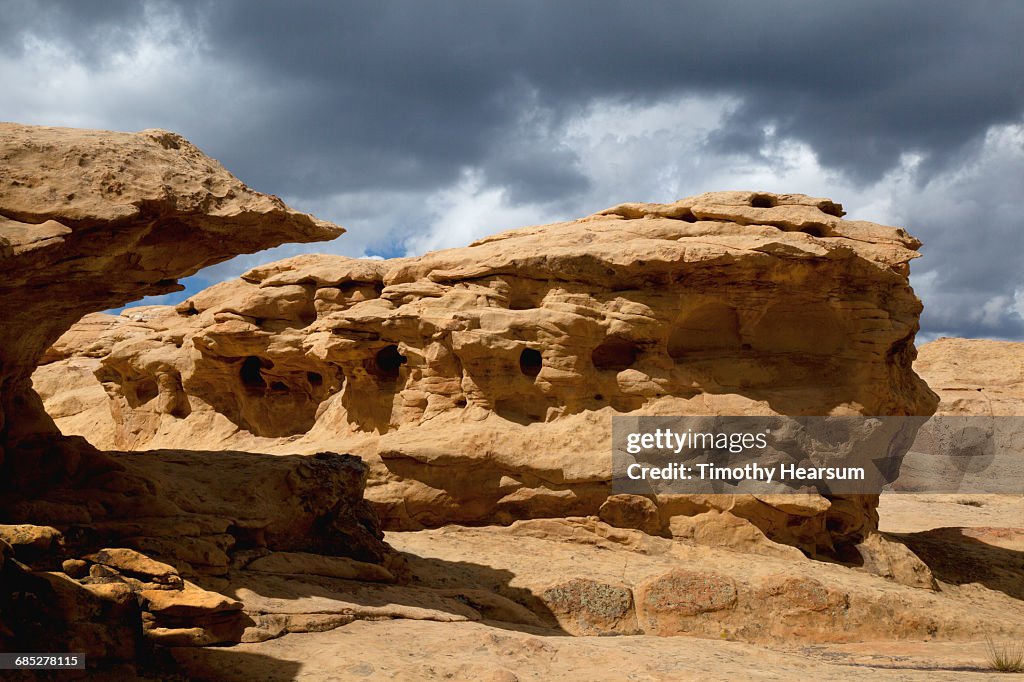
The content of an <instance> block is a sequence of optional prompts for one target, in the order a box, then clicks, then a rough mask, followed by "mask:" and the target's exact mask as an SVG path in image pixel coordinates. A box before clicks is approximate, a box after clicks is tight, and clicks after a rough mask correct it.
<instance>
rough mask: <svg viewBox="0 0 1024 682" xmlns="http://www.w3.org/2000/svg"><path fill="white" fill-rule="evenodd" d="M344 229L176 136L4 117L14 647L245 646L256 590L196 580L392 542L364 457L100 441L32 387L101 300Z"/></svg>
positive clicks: (2, 481) (96, 650) (151, 290)
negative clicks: (248, 593)
mask: <svg viewBox="0 0 1024 682" xmlns="http://www.w3.org/2000/svg"><path fill="white" fill-rule="evenodd" d="M341 232H342V229H341V228H339V227H337V226H334V225H331V224H329V223H325V222H322V221H319V220H316V219H314V218H312V217H310V216H308V215H305V214H301V213H296V212H295V211H292V210H291V209H289V208H287V207H286V206H285V205H284V204H283V203H282V202H281V201H280V200H279V199H277V198H276V197H272V196H267V195H263V194H259V193H257V192H254V191H252V190H250V189H249V188H247V187H246V186H245V185H243V184H242V183H241V182H239V181H238V180H237V179H235V178H234V177H232V176H231V175H230V174H229V173H228V172H227V171H226V170H224V169H223V168H222V167H221V166H220V165H219V164H218V163H217V162H216V161H214V160H212V159H210V158H208V157H206V156H204V155H203V154H202V153H201V152H200V151H199V150H198V149H196V148H195V147H194V146H192V145H191V144H190V143H189V142H187V141H186V140H185V139H183V138H182V137H180V136H178V135H175V134H173V133H168V132H165V131H160V130H148V131H143V132H141V133H137V134H128V133H110V132H102V131H81V130H69V129H58V128H37V127H29V126H20V125H15V124H0V267H2V272H3V279H2V282H0V306H2V308H3V310H4V321H3V325H2V326H0V524H3V525H0V538H2V542H0V556H2V560H0V650H2V651H43V650H52V651H65V652H73V651H85V652H88V657H89V659H90V660H91V661H92V663H93V664H94V665H95V664H102V663H104V662H106V663H111V662H117V661H121V662H131V661H133V660H134V659H136V657H138V656H141V655H142V653H143V652H144V651H145V646H146V645H147V644H152V643H153V642H161V643H166V642H175V643H179V644H180V643H182V642H188V643H192V644H206V643H220V642H231V641H238V637H240V636H241V633H242V632H243V631H244V630H245V627H247V625H246V623H247V622H248V621H246V618H248V616H244V617H243V615H244V614H243V613H242V604H241V602H238V601H237V600H233V599H231V598H229V597H227V596H225V595H222V594H219V593H216V592H210V591H207V590H204V589H202V588H199V587H197V586H195V585H194V584H193V583H191V582H189V581H186V580H183V576H187V577H189V578H193V579H194V578H196V576H200V575H208V576H209V575H223V574H225V573H226V572H227V571H228V569H229V566H230V564H231V562H235V561H238V562H242V563H245V561H247V560H252V559H253V558H258V556H259V555H260V554H261V553H263V554H265V553H268V552H271V551H275V550H276V551H283V552H317V553H322V554H327V555H341V556H346V557H352V558H353V559H354V560H357V561H359V562H372V563H374V564H379V563H383V562H385V561H386V560H387V559H388V558H389V557H390V556H391V555H392V553H391V552H390V550H389V549H388V548H387V546H386V545H385V544H384V543H383V541H382V539H381V538H382V534H381V531H380V528H379V526H378V524H377V521H376V518H375V517H374V516H373V513H372V510H371V509H370V508H369V507H368V506H367V505H366V503H365V502H364V501H363V499H362V491H363V487H364V485H365V481H366V467H365V466H364V465H363V464H362V463H361V462H360V461H359V460H358V459H357V458H355V457H352V456H351V455H338V454H332V453H323V454H320V455H316V456H314V457H290V458H289V457H263V458H259V457H257V456H250V455H249V454H248V453H227V452H218V453H216V459H211V457H210V456H209V455H208V454H204V453H201V452H165V453H149V454H146V455H135V454H133V455H128V456H119V455H118V454H117V453H101V452H99V451H97V450H96V449H95V448H94V447H93V446H91V445H89V444H88V443H87V442H86V441H85V440H83V439H81V438H66V437H63V436H61V435H60V434H59V433H58V432H57V429H56V427H55V426H54V424H53V422H52V420H51V419H50V417H48V416H47V414H46V412H45V411H44V410H43V406H42V403H41V401H40V400H39V398H38V396H37V395H36V394H35V392H34V391H33V390H32V386H31V374H32V371H33V370H34V368H35V366H36V365H37V364H38V362H39V360H40V358H41V357H42V356H43V353H44V352H45V351H46V350H47V348H48V347H49V346H50V345H51V344H52V343H53V342H54V341H55V340H56V339H57V338H58V337H59V336H60V335H61V333H63V332H64V331H65V330H66V329H67V328H68V327H70V326H71V325H72V323H74V322H75V321H76V320H78V319H79V318H81V317H82V315H83V314H85V313H89V312H93V311H97V310H104V309H107V308H110V307H114V306H119V305H123V304H125V303H127V302H129V301H131V300H135V299H138V298H140V297H142V296H145V295H147V294H158V293H166V292H169V291H175V290H178V289H180V288H181V285H179V284H178V283H177V279H176V278H178V277H181V276H185V275H189V274H192V273H194V272H196V271H197V270H199V269H200V268H203V267H205V266H207V265H210V264H212V263H216V262H219V261H222V260H225V259H227V258H229V257H231V256H234V255H236V254H238V253H244V252H251V251H256V250H259V249H264V248H268V247H271V246H275V245H277V244H280V243H282V242H285V241H315V240H322V239H329V238H332V237H335V236H337V235H339V234H341ZM254 477H255V478H254ZM254 552H255V553H256V555H255V556H254V555H253V553H254ZM154 557H155V558H154ZM157 559H159V561H158V560H157ZM47 647H49V648H47Z"/></svg>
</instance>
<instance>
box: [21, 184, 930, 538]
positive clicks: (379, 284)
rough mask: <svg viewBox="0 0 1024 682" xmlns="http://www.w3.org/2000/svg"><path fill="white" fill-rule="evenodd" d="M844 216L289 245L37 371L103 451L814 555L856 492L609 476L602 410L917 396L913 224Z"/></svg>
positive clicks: (807, 409) (680, 211)
mask: <svg viewBox="0 0 1024 682" xmlns="http://www.w3.org/2000/svg"><path fill="white" fill-rule="evenodd" d="M842 215H843V211H842V208H841V206H839V205H838V204H835V203H834V202H832V201H829V200H827V199H815V198H811V197H806V196H803V195H781V194H767V193H751V192H718V193H710V194H704V195H700V196H697V197H691V198H688V199H683V200H680V201H678V202H675V203H673V204H623V205H620V206H616V207H614V208H611V209H608V210H606V211H602V212H601V213H598V214H595V215H592V216H589V217H587V218H583V219H581V220H577V221H573V222H567V223H559V224H554V225H547V226H543V227H530V228H524V229H520V230H513V231H510V232H505V233H502V234H498V235H494V236H492V237H488V238H486V239H483V240H480V241H478V242H476V243H474V244H472V245H471V246H469V247H466V248H460V249H450V250H446V251H439V252H433V253H429V254H426V255H424V256H422V257H418V258H404V259H394V260H386V261H374V260H353V259H348V258H343V257H340V256H316V255H308V256H299V257H296V258H292V259H288V260H284V261H280V262H277V263H271V264H268V265H265V266H261V267H258V268H255V269H253V270H251V271H249V272H248V273H246V274H245V275H243V276H242V278H241V279H238V280H233V281H229V282H225V283H223V284H219V285H216V286H214V287H211V288H210V289H208V290H206V291H203V292H201V293H198V294H196V295H194V296H192V297H191V298H189V299H188V300H186V301H184V302H183V303H181V304H179V305H177V306H175V307H159V306H157V307H146V308H136V309H132V310H128V311H125V312H124V313H123V314H122V315H121V316H119V317H110V316H99V315H97V316H91V317H89V318H87V319H85V320H83V321H82V322H81V323H80V324H79V325H76V326H75V327H74V328H73V329H72V330H71V331H70V332H69V333H68V334H67V335H66V336H65V337H64V338H63V339H61V340H60V341H58V342H57V343H56V344H55V345H54V346H53V347H52V348H51V349H50V351H49V352H48V354H47V357H46V361H47V362H48V363H49V364H46V365H44V366H43V367H42V368H40V370H39V372H38V373H37V374H36V379H37V383H38V385H39V386H40V390H41V391H42V392H43V394H44V395H45V396H46V397H47V403H48V406H49V407H50V409H51V410H52V411H53V412H54V414H56V415H58V421H59V422H60V423H61V424H62V426H64V427H66V428H68V429H76V428H77V429H80V431H79V432H80V433H84V434H87V435H89V437H91V438H94V439H96V441H97V442H99V443H101V444H103V445H105V446H109V447H116V448H130V449H139V448H151V447H177V446H180V445H182V444H185V443H199V444H201V445H202V446H203V447H210V448H212V447H231V448H241V449H246V450H258V451H264V452H314V451H318V450H321V449H339V448H340V449H343V450H344V451H348V452H353V453H356V454H359V455H361V456H362V457H364V459H366V460H367V461H368V462H369V464H370V466H371V472H370V480H369V487H368V491H367V496H368V499H370V500H371V501H372V503H373V504H374V506H375V508H376V510H377V512H378V514H379V515H380V516H381V519H382V522H383V523H384V525H385V527H386V528H392V529H413V528H419V527H423V526H436V525H441V524H445V523H452V522H455V523H468V524H479V523H493V522H496V523H509V522H512V521H514V520H516V519H522V518H530V517H544V516H566V515H596V514H600V515H601V517H602V518H604V519H606V520H608V521H610V522H612V523H616V524H622V525H628V526H632V527H637V528H643V529H645V530H647V531H648V532H651V533H655V534H664V535H668V534H681V535H683V536H686V537H693V534H694V532H695V531H694V527H693V524H692V523H690V522H688V521H686V519H688V518H690V517H693V516H695V515H699V514H705V513H707V512H715V513H716V514H718V515H719V516H717V517H716V519H718V520H719V521H721V522H722V523H725V524H726V526H728V525H729V524H731V523H732V521H730V520H728V519H740V520H744V519H745V520H747V521H749V522H751V523H752V524H753V526H752V527H748V530H747V532H748V533H753V534H754V535H761V536H762V537H763V536H764V535H767V536H768V537H769V538H771V539H773V540H776V541H779V542H783V543H787V544H792V545H795V546H798V547H800V548H802V549H804V550H805V551H806V552H808V553H812V554H813V553H816V552H819V551H825V552H829V551H833V550H834V549H835V548H834V545H836V544H837V543H838V544H851V543H857V542H859V541H860V540H862V539H863V538H864V537H865V536H867V535H868V534H870V532H871V530H872V529H873V528H874V527H875V525H876V517H875V515H874V511H873V509H874V505H875V501H874V499H873V498H869V497H857V496H852V497H833V498H831V499H826V498H824V497H821V496H818V495H803V496H800V495H782V496H770V497H768V496H761V497H754V496H751V495H723V496H657V497H654V498H652V499H647V498H643V497H636V496H616V495H612V492H613V491H612V489H611V486H610V478H611V457H610V425H611V418H612V417H613V416H616V415H626V414H628V415H658V414H662V415H716V414H719V415H771V414H784V415H838V414H865V415H928V414H931V413H932V412H933V411H934V408H935V404H936V402H937V401H936V397H935V396H934V394H933V393H931V391H929V390H928V388H927V386H926V385H925V384H924V382H922V381H921V380H920V379H919V378H918V377H917V375H916V374H914V372H913V370H912V369H911V363H912V361H913V359H914V357H915V349H914V344H913V340H914V335H915V333H916V331H917V329H918V315H919V313H920V310H921V304H920V302H919V301H918V299H917V298H916V297H915V296H914V293H913V291H912V290H911V289H910V287H909V285H908V280H907V275H908V264H909V262H910V260H912V259H913V258H915V257H916V256H917V252H916V249H917V247H918V246H919V242H918V241H917V240H915V239H914V238H913V237H911V236H910V235H908V234H907V233H906V232H905V231H904V230H902V229H899V228H893V227H885V226H881V225H876V224H873V223H867V222H863V221H851V220H844V219H843V218H842V217H841V216H842ZM68 377H73V378H71V379H69V378H68ZM723 519H724V520H723ZM706 525H707V524H706V523H705V524H701V526H702V527H703V526H706ZM729 532H732V531H729Z"/></svg>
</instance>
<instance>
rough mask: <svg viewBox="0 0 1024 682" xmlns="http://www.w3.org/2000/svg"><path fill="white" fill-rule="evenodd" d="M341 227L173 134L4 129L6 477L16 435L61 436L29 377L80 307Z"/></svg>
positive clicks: (2, 409) (1, 407) (1, 371)
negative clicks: (267, 191)
mask: <svg viewBox="0 0 1024 682" xmlns="http://www.w3.org/2000/svg"><path fill="white" fill-rule="evenodd" d="M341 232H342V230H341V229H340V228H338V227H336V226H334V225H330V224H328V223H325V222H322V221H318V220H316V219H314V218H312V217H310V216H308V215H305V214H301V213H296V212H295V211H292V210H290V209H288V208H287V207H286V206H285V205H284V204H283V203H282V202H281V200H280V199H277V198H276V197H271V196H267V195H264V194H259V193H257V192H253V191H252V190H250V189H249V188H248V187H246V186H245V185H243V184H242V183H241V182H239V181H238V180H237V179H235V178H234V177H233V176H231V174H230V173H228V172H227V171H226V170H224V168H223V167H222V166H221V165H220V164H218V163H217V162H216V161H214V160H212V159H210V158H208V157H206V156H205V155H203V154H202V152H200V151H199V150H198V149H196V148H195V147H194V146H193V145H191V144H190V143H189V142H188V141H187V140H185V139H184V138H182V137H181V136H179V135H175V134H174V133H169V132H166V131H163V130H147V131H143V132H141V133H136V134H129V133H110V132H104V131H84V130H71V129H64V128H39V127H32V126H21V125H16V124H11V123H4V124H0V262H2V263H3V273H4V278H3V282H2V283H0V301H3V303H4V324H3V327H2V328H0V353H2V355H0V466H4V467H5V469H4V471H5V474H6V473H9V472H10V469H11V467H12V466H14V464H15V462H13V461H12V460H17V459H18V455H17V453H12V452H9V451H8V448H9V447H10V441H11V440H12V439H15V438H17V437H18V436H20V435H22V434H33V433H40V432H44V431H51V432H52V431H55V429H53V427H52V424H51V423H50V420H49V418H48V417H47V416H46V413H45V412H44V411H43V409H42V405H41V404H40V403H39V400H38V399H37V398H36V397H35V394H34V393H33V391H32V389H31V380H30V376H31V374H32V371H33V370H34V369H35V367H36V365H37V364H38V361H39V358H40V357H42V354H43V352H44V351H45V350H46V349H47V347H49V346H50V345H51V344H52V343H53V342H54V341H56V340H57V338H58V337H59V336H60V335H61V334H62V333H63V332H64V331H65V330H67V329H68V327H70V326H71V325H72V324H73V323H74V322H76V321H77V320H79V319H80V318H81V317H82V315H84V314H85V313H89V312H93V311H98V310H105V309H107V308H112V307H116V306H120V305H124V304H125V303H127V302H129V301H132V300H137V299H139V298H141V297H143V296H146V295H150V294H163V293H167V292H170V291H178V290H180V289H181V285H179V284H178V282H177V279H176V278H178V277H182V276H186V275H190V274H193V273H195V272H196V271H197V270H199V269H201V268H203V267H205V266H208V265H211V264H213V263H217V262H219V261H223V260H226V259H227V258H230V257H232V256H234V255H237V254H239V253H248V252H252V251H258V250H260V249H265V248H269V247H271V246H276V245H278V244H281V243H283V242H287V241H317V240H323V239H330V238H332V237H336V236H337V235H339V234H341ZM186 244H187V248H182V247H183V246H185V245H186ZM4 480H5V482H13V481H12V480H11V478H10V477H9V476H6V475H5V476H4Z"/></svg>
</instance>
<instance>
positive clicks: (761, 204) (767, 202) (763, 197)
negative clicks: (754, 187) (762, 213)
mask: <svg viewBox="0 0 1024 682" xmlns="http://www.w3.org/2000/svg"><path fill="white" fill-rule="evenodd" d="M750 205H751V206H752V207H753V208H775V205H776V203H775V197H770V196H768V195H767V194H755V195H754V196H752V197H751V198H750Z"/></svg>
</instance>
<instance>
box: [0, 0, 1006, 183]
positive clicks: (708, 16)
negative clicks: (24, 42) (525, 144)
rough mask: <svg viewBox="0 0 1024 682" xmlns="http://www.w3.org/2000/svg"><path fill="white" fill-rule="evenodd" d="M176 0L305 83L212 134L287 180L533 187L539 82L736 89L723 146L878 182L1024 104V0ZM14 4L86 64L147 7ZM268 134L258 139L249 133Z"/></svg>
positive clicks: (272, 73)
mask: <svg viewBox="0 0 1024 682" xmlns="http://www.w3.org/2000/svg"><path fill="white" fill-rule="evenodd" d="M173 6H174V7H175V8H176V9H177V10H178V13H179V16H180V18H182V19H183V20H184V21H185V22H186V23H187V24H188V25H189V27H190V28H191V30H193V31H195V32H196V33H197V34H198V35H201V36H202V38H203V44H204V50H205V51H206V53H207V54H208V56H209V58H210V59H211V60H215V61H217V62H218V63H220V64H223V65H224V66H225V68H236V69H239V70H241V71H242V72H244V73H246V74H248V75H249V76H250V77H251V81H250V82H249V83H248V84H247V85H248V87H250V88H252V89H254V90H258V89H261V88H268V89H270V90H273V91H280V92H282V93H285V94H286V95H288V96H291V97H294V99H292V100H291V101H287V102H279V103H278V105H277V106H275V107H273V108H272V109H268V110H266V111H263V112H257V113H259V115H260V119H261V120H260V122H259V123H258V124H257V125H256V126H242V127H240V128H239V136H238V137H239V139H230V137H228V138H225V136H224V135H223V130H218V136H217V139H211V140H210V141H209V143H210V144H211V145H213V146H215V147H218V148H220V149H218V151H219V152H220V154H221V156H222V157H223V158H224V160H225V161H226V162H228V163H229V164H230V165H231V166H232V167H236V168H241V169H245V171H246V172H247V173H248V174H249V175H250V177H251V178H252V180H253V181H254V182H257V183H259V184H265V185H268V186H273V187H277V188H278V189H279V190H280V191H282V192H286V193H289V194H302V193H314V194H315V193H318V192H322V191H325V190H326V189H328V188H329V186H334V185H343V186H345V187H349V188H361V187H371V186H378V185H380V184H384V183H386V184H388V185H390V186H396V185H401V186H414V185H419V186H427V185H431V184H434V183H437V182H440V181H444V180H450V179H451V178H452V177H454V175H455V174H456V173H457V172H458V169H459V168H460V167H462V166H465V165H469V164H476V165H483V166H484V167H487V166H489V165H492V164H493V171H494V172H495V173H498V174H499V175H500V176H501V177H502V179H503V180H509V181H510V182H512V184H513V185H515V184H520V183H525V185H526V186H527V187H529V186H531V185H534V184H536V183H534V182H533V181H532V180H531V175H532V173H531V168H530V167H529V166H530V164H529V163H525V164H524V163H518V164H517V163H504V164H502V163H501V162H502V161H503V160H505V159H506V157H505V156H504V155H503V154H502V147H501V146H500V145H499V146H497V147H496V146H495V145H494V144H493V141H494V140H495V139H496V138H498V137H500V136H501V135H502V133H504V132H506V131H508V130H509V129H511V128H512V127H513V126H514V125H515V123H516V120H517V117H518V115H519V112H520V105H521V104H522V103H523V101H524V99H525V98H527V97H533V98H535V101H536V104H537V105H538V106H541V107H544V108H545V109H546V110H547V111H548V112H549V113H550V115H552V116H554V117H556V118H557V117H563V116H567V115H570V114H571V113H572V112H574V111H576V110H578V108H579V107H580V106H581V104H583V103H585V102H587V101H589V100H590V99H592V98H594V97H598V96H600V97H623V98H630V99H634V100H645V99H648V100H649V99H651V98H657V97H659V96H662V95H664V94H665V93H668V92H678V91H704V92H725V93H735V94H738V95H740V96H742V97H743V104H742V106H741V107H739V109H738V110H737V111H736V112H734V114H733V116H732V117H731V119H730V120H729V122H728V125H727V126H726V128H725V129H724V130H723V131H721V133H720V134H719V135H717V136H716V137H715V138H713V140H712V141H713V142H714V143H718V144H722V145H725V146H726V148H729V146H730V145H731V146H732V147H734V148H739V149H746V150H750V149H751V145H757V143H758V141H759V140H760V134H761V133H760V131H761V128H762V127H763V126H766V125H774V126H775V127H776V130H777V133H778V134H780V135H786V136H789V137H793V138H796V139H800V140H804V141H806V142H808V143H809V144H810V145H811V146H812V147H813V148H814V149H815V151H816V152H817V153H818V155H819V157H820V158H821V160H822V162H823V164H825V165H826V166H829V167H832V168H837V169H841V170H843V171H845V172H847V173H849V174H851V175H852V176H853V177H854V178H856V179H858V180H861V181H869V180H872V179H875V178H877V177H879V176H880V174H882V173H884V172H885V170H887V169H888V168H890V167H891V166H892V165H893V164H894V163H895V162H896V160H897V159H898V158H899V155H900V154H901V153H903V152H907V151H916V152H920V153H924V154H926V155H927V156H928V158H929V161H928V162H929V163H930V164H933V165H935V166H936V167H944V166H946V165H948V163H949V162H950V159H951V158H952V157H954V156H955V155H956V153H957V152H958V151H959V150H961V149H962V148H963V146H964V145H965V144H967V143H968V142H970V141H971V140H972V139H975V138H977V136H979V135H981V134H982V133H984V131H985V130H986V129H987V127H988V126H990V125H992V124H993V123H998V122H1007V121H1012V120H1015V119H1016V118H1018V117H1019V116H1020V114H1021V112H1022V111H1024V60H1022V59H1020V46H1019V37H1020V35H1021V32H1022V29H1024V4H1022V3H1020V2H1018V1H1017V0H1007V1H1005V2H985V3H980V4H979V3H955V2H933V1H931V0H923V1H917V2H913V1H908V2H898V3H894V2H857V3H848V2H817V1H808V2H793V1H790V2H782V3H770V4H768V3H763V2H759V1H749V2H720V1H717V0H712V1H705V2H692V1H691V2H685V3H682V2H678V3H646V4H644V5H640V6H638V5H636V4H634V3H623V2H605V1H601V0H562V1H560V2H546V1H543V0H534V1H530V0H515V1H504V2H502V1H494V2H483V3H481V2H475V1H471V0H467V1H461V2H451V1H447V2H446V1H443V0H435V1H433V2H388V1H377V2H361V1H350V2H341V1H338V2H319V3H314V2H277V3H272V2H243V1H241V0H217V1H216V2H197V3H175V4H174V5H173ZM11 7H13V10H11V11H5V12H4V16H5V17H6V18H5V19H4V20H3V21H4V22H5V24H6V27H5V28H6V29H7V31H5V34H6V35H7V38H6V39H5V41H6V44H7V45H8V46H11V45H17V43H18V40H17V38H16V36H17V35H18V34H19V31H24V30H31V31H32V32H35V33H39V34H42V35H48V34H52V35H57V36H59V37H60V39H61V40H62V41H64V43H65V44H66V45H69V46H73V47H74V49H75V50H76V52H78V53H79V54H81V55H83V56H85V57H86V58H87V61H88V63H97V62H101V61H102V60H103V58H104V55H105V54H106V51H107V50H109V48H110V46H111V44H112V43H116V41H117V40H118V39H119V37H121V34H123V33H124V32H125V31H126V30H130V29H131V27H132V26H133V25H137V24H139V23H140V22H142V21H144V19H145V15H146V12H145V11H144V9H143V5H141V4H139V3H135V2H123V3H117V2H114V3H109V2H83V1H81V0H71V1H69V2H64V3H39V4H36V3H25V2H15V3H11V4H10V7H6V6H5V10H8V9H10V8H11ZM223 96H224V97H230V96H231V93H223ZM210 113H211V114H213V115H215V114H216V110H215V109H214V110H212V111H211V112H210ZM202 133H203V131H202V130H198V131H196V134H194V136H199V137H202V136H203V135H202ZM254 134H260V135H261V142H262V144H261V145H260V146H259V148H258V149H256V148H254V146H253V145H251V144H245V143H244V142H243V141H242V139H241V137H242V136H243V135H244V136H245V137H247V138H251V136H252V135H254ZM268 157H269V158H271V159H274V160H275V163H267V158H268ZM541 161H542V163H540V164H539V165H542V166H543V167H544V169H545V171H544V172H545V173H546V174H548V175H551V176H552V177H551V178H550V180H551V181H552V182H555V183H556V184H555V185H552V184H551V182H545V183H543V184H544V186H545V187H547V188H549V190H550V188H551V187H553V186H557V183H558V182H562V183H565V185H566V191H572V189H573V187H574V186H578V185H579V183H580V178H579V175H578V173H575V172H574V170H573V167H572V166H573V164H572V159H571V158H569V157H565V156H563V157H559V156H557V155H555V156H554V157H549V158H547V159H544V160H541ZM517 168H518V170H517Z"/></svg>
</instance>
